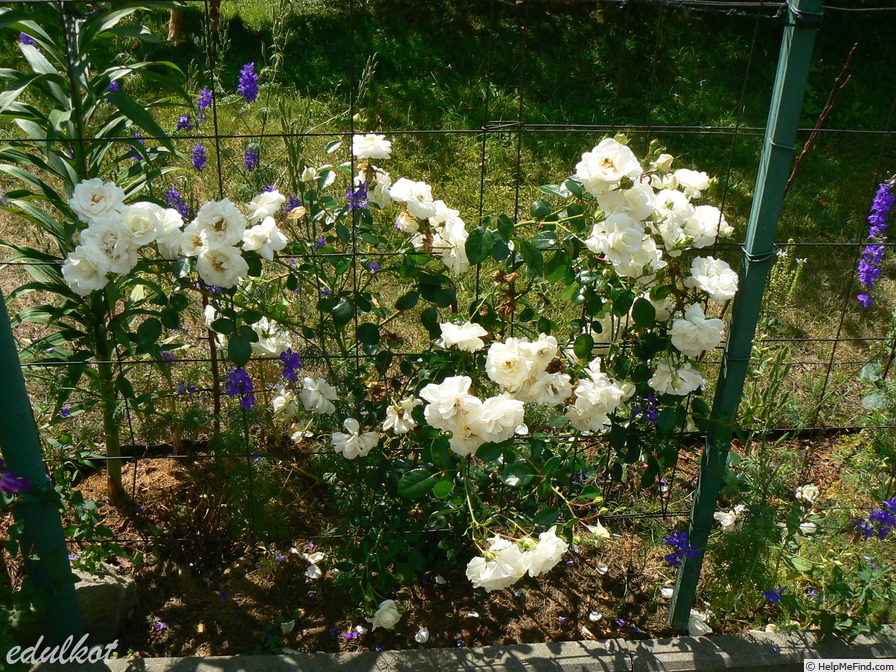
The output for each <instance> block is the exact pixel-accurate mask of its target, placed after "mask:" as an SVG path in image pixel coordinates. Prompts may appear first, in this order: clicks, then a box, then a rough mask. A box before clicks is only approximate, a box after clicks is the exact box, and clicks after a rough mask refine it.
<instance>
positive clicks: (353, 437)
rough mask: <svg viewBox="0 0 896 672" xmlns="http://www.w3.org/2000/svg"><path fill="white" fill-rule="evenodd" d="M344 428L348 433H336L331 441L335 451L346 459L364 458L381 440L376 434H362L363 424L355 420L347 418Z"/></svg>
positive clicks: (343, 424)
mask: <svg viewBox="0 0 896 672" xmlns="http://www.w3.org/2000/svg"><path fill="white" fill-rule="evenodd" d="M342 426H343V427H345V430H346V432H347V433H343V432H335V433H334V434H333V436H332V438H331V439H330V443H331V445H332V446H333V450H334V451H335V452H337V453H342V454H343V455H344V456H345V458H346V459H348V460H354V459H355V458H356V457H364V456H365V455H367V453H369V452H370V451H371V450H372V449H373V448H375V447H376V444H377V443H378V442H379V440H380V436H379V434H377V433H376V432H364V433H363V434H362V433H361V424H360V423H359V422H358V421H357V420H355V419H354V418H347V419H346V421H345V422H344V423H342Z"/></svg>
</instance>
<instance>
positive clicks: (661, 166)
mask: <svg viewBox="0 0 896 672" xmlns="http://www.w3.org/2000/svg"><path fill="white" fill-rule="evenodd" d="M674 160H675V157H674V156H672V155H671V154H660V155H659V156H658V157H656V161H654V162H653V163H652V164H651V165H652V166H653V169H654V170H656V171H658V172H660V173H668V172H669V171H670V170H672V162H673V161H674Z"/></svg>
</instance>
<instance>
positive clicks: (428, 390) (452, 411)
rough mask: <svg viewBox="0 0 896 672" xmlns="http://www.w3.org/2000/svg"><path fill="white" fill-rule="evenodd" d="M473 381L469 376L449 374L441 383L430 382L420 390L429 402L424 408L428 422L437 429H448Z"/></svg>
mask: <svg viewBox="0 0 896 672" xmlns="http://www.w3.org/2000/svg"><path fill="white" fill-rule="evenodd" d="M472 384H473V381H472V380H471V379H470V378H469V377H468V376H449V377H448V378H445V380H443V381H442V382H441V383H438V384H436V383H430V384H429V385H427V386H426V387H424V388H423V389H422V390H420V397H421V398H423V399H425V400H426V401H428V402H429V404H428V405H427V406H426V408H425V409H424V410H423V413H424V416H425V417H426V422H428V423H429V424H430V425H432V426H433V427H435V428H437V429H445V430H446V431H450V429H447V426H446V423H448V422H450V421H451V420H452V419H453V418H454V416H455V415H457V414H458V413H459V412H460V410H461V405H462V403H463V400H464V399H465V398H466V397H469V396H471V395H470V394H469V390H470V385H472Z"/></svg>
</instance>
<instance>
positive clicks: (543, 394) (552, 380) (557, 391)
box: [523, 372, 572, 406]
mask: <svg viewBox="0 0 896 672" xmlns="http://www.w3.org/2000/svg"><path fill="white" fill-rule="evenodd" d="M570 381H571V379H570V377H569V374H568V373H546V372H542V373H541V375H539V376H538V377H536V378H535V380H532V381H530V383H529V387H528V389H526V390H525V397H524V398H523V401H534V402H535V403H536V404H543V405H545V406H556V405H557V404H562V403H563V402H564V401H566V400H567V399H568V398H569V395H570V394H572V384H571V382H570Z"/></svg>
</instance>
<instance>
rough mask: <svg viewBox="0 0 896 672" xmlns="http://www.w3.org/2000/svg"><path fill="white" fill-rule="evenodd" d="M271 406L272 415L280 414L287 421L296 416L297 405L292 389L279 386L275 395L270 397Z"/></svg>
mask: <svg viewBox="0 0 896 672" xmlns="http://www.w3.org/2000/svg"><path fill="white" fill-rule="evenodd" d="M271 408H272V409H273V411H274V415H278V416H280V415H282V416H283V417H284V419H285V420H287V421H289V420H290V419H292V418H294V417H296V414H297V413H298V410H299V407H298V404H297V403H296V395H295V393H293V392H292V390H288V389H286V388H285V387H281V388H280V389H279V390H278V391H277V394H276V396H275V397H274V398H273V399H271Z"/></svg>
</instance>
